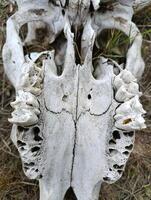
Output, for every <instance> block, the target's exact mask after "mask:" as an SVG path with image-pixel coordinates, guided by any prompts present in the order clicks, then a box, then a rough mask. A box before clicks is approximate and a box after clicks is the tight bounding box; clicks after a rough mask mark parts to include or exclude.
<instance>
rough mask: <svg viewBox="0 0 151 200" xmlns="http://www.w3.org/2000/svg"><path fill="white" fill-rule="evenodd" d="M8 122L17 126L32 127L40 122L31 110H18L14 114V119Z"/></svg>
mask: <svg viewBox="0 0 151 200" xmlns="http://www.w3.org/2000/svg"><path fill="white" fill-rule="evenodd" d="M8 120H9V122H11V123H14V124H17V125H21V126H31V125H34V124H36V123H37V122H38V117H37V115H35V113H34V112H32V111H30V110H27V109H23V108H22V109H19V108H18V109H17V110H15V111H14V112H13V113H12V118H11V119H8Z"/></svg>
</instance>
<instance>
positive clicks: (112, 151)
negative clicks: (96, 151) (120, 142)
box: [109, 149, 118, 156]
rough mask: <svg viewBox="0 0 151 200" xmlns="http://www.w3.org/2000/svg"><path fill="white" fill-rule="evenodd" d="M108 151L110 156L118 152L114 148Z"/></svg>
mask: <svg viewBox="0 0 151 200" xmlns="http://www.w3.org/2000/svg"><path fill="white" fill-rule="evenodd" d="M109 153H110V155H111V156H114V155H116V154H117V153H118V151H117V150H116V149H109Z"/></svg>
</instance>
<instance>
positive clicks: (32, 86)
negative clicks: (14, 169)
mask: <svg viewBox="0 0 151 200" xmlns="http://www.w3.org/2000/svg"><path fill="white" fill-rule="evenodd" d="M16 2H17V4H18V11H17V12H16V13H15V14H14V15H13V16H12V17H10V18H9V19H8V21H7V39H6V43H5V45H4V48H3V61H4V67H5V71H6V74H7V75H8V78H9V79H10V81H11V82H12V84H13V86H14V87H15V90H16V100H15V101H14V102H13V103H11V105H12V107H13V108H14V111H13V113H12V118H11V119H9V121H10V122H11V123H13V128H12V133H11V138H12V140H13V142H14V144H15V145H16V147H17V148H18V151H19V153H20V155H21V158H22V162H23V168H24V172H25V174H26V175H27V176H28V177H29V178H31V179H38V180H39V182H40V199H41V200H50V199H51V200H63V199H64V196H65V194H66V192H67V190H68V189H69V188H70V187H71V188H73V190H74V192H75V195H76V197H77V199H78V200H97V199H98V198H99V190H100V186H101V183H102V182H108V183H113V182H115V181H117V180H118V179H119V178H120V177H121V176H122V173H123V170H124V168H125V164H126V162H127V160H128V158H129V155H130V153H131V151H132V149H133V145H134V140H135V134H134V132H135V130H138V129H142V128H145V121H144V118H143V115H144V114H145V111H144V109H143V108H142V105H141V103H140V101H139V97H140V96H141V92H140V91H139V86H138V83H137V80H138V79H139V78H141V76H142V73H143V70H144V62H143V59H142V57H141V45H142V36H141V34H140V32H139V30H138V28H137V27H136V25H135V24H134V23H133V22H132V21H131V18H132V16H133V6H135V7H140V4H141V2H143V1H133V0H127V1H122V0H119V1H116V2H115V3H114V2H112V3H111V4H110V6H106V5H107V4H106V2H107V1H103V0H102V1H100V0H92V1H88V0H83V1H80V3H79V1H78V0H77V1H75V0H74V1H73V0H69V1H65V0H58V1H57V0H52V1H49V2H48V0H17V1H16ZM144 2H146V3H149V2H151V1H144ZM81 27H82V29H81ZM22 28H24V32H26V35H25V36H24V38H23V37H22V36H21V29H22ZM104 29H118V30H120V31H122V32H124V33H125V34H126V35H127V36H129V37H130V42H131V45H130V48H129V50H128V52H127V58H126V63H125V65H124V64H122V65H119V64H118V63H116V61H114V60H111V59H108V58H105V57H103V56H100V57H99V58H98V59H97V61H96V62H93V47H94V45H96V46H97V48H100V44H99V43H98V42H97V38H98V37H99V35H100V33H101V32H102V31H103V30H104ZM25 30H26V31H25ZM41 32H44V35H42V36H41ZM77 35H80V37H79V38H78V40H79V42H80V47H81V52H80V51H77V50H76V44H75V43H76V38H77V37H78V36H77ZM77 52H78V54H79V55H78V56H79V57H80V61H78V59H77V55H76V54H77Z"/></svg>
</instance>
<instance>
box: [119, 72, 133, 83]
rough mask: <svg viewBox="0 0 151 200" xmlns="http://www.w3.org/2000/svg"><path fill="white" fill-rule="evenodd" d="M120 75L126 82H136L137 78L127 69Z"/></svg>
mask: <svg viewBox="0 0 151 200" xmlns="http://www.w3.org/2000/svg"><path fill="white" fill-rule="evenodd" d="M120 77H121V79H122V80H123V81H124V82H125V83H126V84H129V83H131V82H136V78H135V77H134V76H133V74H132V73H131V72H130V71H128V70H126V69H124V70H123V71H122V72H121V74H120Z"/></svg>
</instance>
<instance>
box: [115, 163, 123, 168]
mask: <svg viewBox="0 0 151 200" xmlns="http://www.w3.org/2000/svg"><path fill="white" fill-rule="evenodd" d="M113 167H114V168H115V169H123V168H124V165H118V164H115V165H113Z"/></svg>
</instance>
